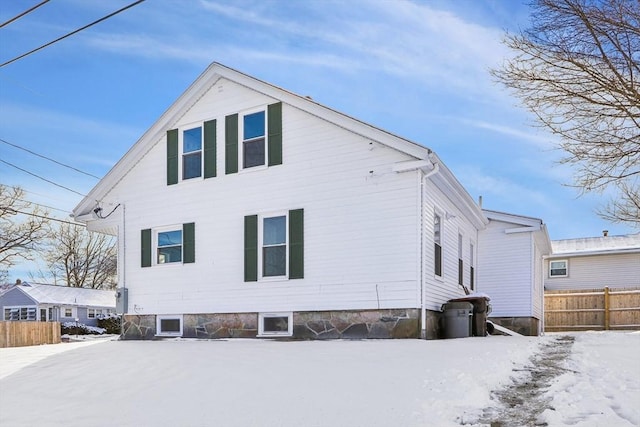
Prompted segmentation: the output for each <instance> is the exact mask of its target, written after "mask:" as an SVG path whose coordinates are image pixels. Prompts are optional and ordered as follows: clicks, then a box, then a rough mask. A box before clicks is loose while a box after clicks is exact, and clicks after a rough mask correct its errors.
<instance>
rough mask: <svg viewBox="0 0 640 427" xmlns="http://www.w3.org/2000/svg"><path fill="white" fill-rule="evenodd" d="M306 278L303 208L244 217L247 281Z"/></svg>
mask: <svg viewBox="0 0 640 427" xmlns="http://www.w3.org/2000/svg"><path fill="white" fill-rule="evenodd" d="M302 278H304V210H303V209H293V210H289V211H284V212H278V213H275V212H274V213H271V214H262V215H247V216H245V217H244V281H245V282H256V281H258V280H263V279H264V280H269V279H278V280H283V279H284V280H289V279H302Z"/></svg>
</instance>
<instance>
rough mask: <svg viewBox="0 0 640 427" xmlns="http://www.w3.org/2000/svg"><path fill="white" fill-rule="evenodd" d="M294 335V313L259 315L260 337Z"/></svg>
mask: <svg viewBox="0 0 640 427" xmlns="http://www.w3.org/2000/svg"><path fill="white" fill-rule="evenodd" d="M292 335H293V313H290V312H289V313H260V314H258V336H260V337H270V336H285V337H290V336H292Z"/></svg>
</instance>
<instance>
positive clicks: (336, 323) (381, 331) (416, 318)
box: [293, 309, 420, 340]
mask: <svg viewBox="0 0 640 427" xmlns="http://www.w3.org/2000/svg"><path fill="white" fill-rule="evenodd" d="M293 338H294V339H306V340H322V339H364V338H372V339H385V338H420V310H419V309H402V310H366V311H314V312H306V313H305V312H303V313H294V314H293Z"/></svg>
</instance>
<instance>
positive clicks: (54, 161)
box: [0, 138, 100, 179]
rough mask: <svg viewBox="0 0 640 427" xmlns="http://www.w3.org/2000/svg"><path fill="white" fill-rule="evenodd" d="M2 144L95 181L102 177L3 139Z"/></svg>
mask: <svg viewBox="0 0 640 427" xmlns="http://www.w3.org/2000/svg"><path fill="white" fill-rule="evenodd" d="M0 142H4V143H5V144H7V145H10V146H12V147H15V148H17V149H19V150H22V151H26V152H27V153H29V154H33V155H34V156H38V157H40V158H41V159H45V160H49V161H50V162H53V163H55V164H57V165H60V166H64V167H65V168H68V169H71V170H74V171H76V172H79V173H81V174H84V175H87V176H90V177H92V178H95V179H100V177H98V176H95V175H93V174H90V173H89V172H85V171H81V170H80V169H78V168H74V167H73V166H69V165H66V164H64V163H62V162H59V161H57V160H55V159H52V158H51V157H47V156H43V155H42V154H38V153H36V152H34V151H31V150H29V149H27V148H24V147H21V146H19V145H16V144H13V143H11V142H9V141H5V140H4V139H2V138H0Z"/></svg>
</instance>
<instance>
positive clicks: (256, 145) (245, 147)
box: [242, 111, 266, 169]
mask: <svg viewBox="0 0 640 427" xmlns="http://www.w3.org/2000/svg"><path fill="white" fill-rule="evenodd" d="M265 129H266V126H265V112H264V111H259V112H257V113H252V114H247V115H245V116H244V117H243V119H242V167H243V168H245V169H246V168H252V167H255V166H262V165H264V164H265V145H266V138H265V136H266V135H265Z"/></svg>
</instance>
